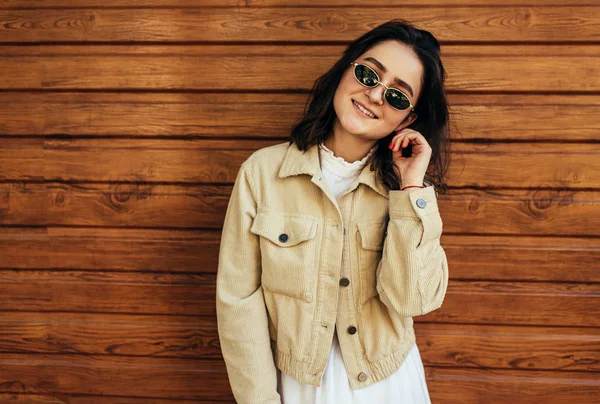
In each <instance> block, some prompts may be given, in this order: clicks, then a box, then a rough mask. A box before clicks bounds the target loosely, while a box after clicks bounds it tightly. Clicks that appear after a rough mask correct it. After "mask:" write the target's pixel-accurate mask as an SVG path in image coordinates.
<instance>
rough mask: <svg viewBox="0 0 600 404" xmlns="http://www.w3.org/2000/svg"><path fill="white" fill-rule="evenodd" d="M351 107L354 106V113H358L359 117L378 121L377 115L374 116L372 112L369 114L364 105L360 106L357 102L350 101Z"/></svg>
mask: <svg viewBox="0 0 600 404" xmlns="http://www.w3.org/2000/svg"><path fill="white" fill-rule="evenodd" d="M352 105H354V109H355V110H356V111H358V114H359V115H361V116H363V117H364V116H366V117H369V118H371V119H378V118H377V115H375V114H374V113H373V112H371V111H370V110H369V109H367V108H366V107H365V106H364V105H362V104H361V103H359V102H358V101H355V100H352Z"/></svg>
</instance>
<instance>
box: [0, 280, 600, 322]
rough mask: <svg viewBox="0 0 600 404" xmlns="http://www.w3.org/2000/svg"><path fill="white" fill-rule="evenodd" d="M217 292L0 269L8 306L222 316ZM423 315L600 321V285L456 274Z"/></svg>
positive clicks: (210, 286)
mask: <svg viewBox="0 0 600 404" xmlns="http://www.w3.org/2000/svg"><path fill="white" fill-rule="evenodd" d="M214 297H215V275H214V274H198V275H192V274H152V273H150V274H149V273H119V272H78V271H7V270H3V271H0V308H2V310H4V311H28V312H31V311H37V312H57V311H59V312H73V313H81V312H90V313H114V314H119V313H120V314H163V315H181V316H214V315H215V310H214ZM499 308H502V309H501V310H499ZM423 319H424V320H426V321H435V322H452V323H469V324H526V325H545V326H580V327H599V326H600V290H598V287H597V285H584V284H570V283H546V282H539V283H529V282H487V281H472V282H468V281H451V282H450V285H449V287H448V292H447V295H446V298H445V301H444V304H443V306H442V308H441V309H439V310H437V311H434V312H433V313H430V314H428V315H426V316H423Z"/></svg>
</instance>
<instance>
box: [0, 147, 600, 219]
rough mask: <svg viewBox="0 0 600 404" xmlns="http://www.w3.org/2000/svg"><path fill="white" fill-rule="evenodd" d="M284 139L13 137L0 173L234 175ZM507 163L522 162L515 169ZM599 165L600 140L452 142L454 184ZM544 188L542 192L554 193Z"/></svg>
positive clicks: (540, 179) (518, 180) (574, 184)
mask: <svg viewBox="0 0 600 404" xmlns="http://www.w3.org/2000/svg"><path fill="white" fill-rule="evenodd" d="M280 143H284V142H282V141H281V140H279V139H278V140H269V141H266V140H235V141H232V140H196V139H194V140H170V139H169V140H166V139H161V140H157V139H118V140H116V139H42V138H30V139H19V138H17V139H15V138H10V139H5V140H3V142H2V143H1V144H0V181H7V180H8V181H20V182H29V181H46V182H49V181H56V180H59V181H65V182H67V181H77V182H84V181H101V182H107V181H121V182H127V183H132V182H135V183H138V182H144V183H148V182H156V181H160V182H177V183H194V184H198V183H205V184H223V183H233V182H234V181H235V176H236V174H237V172H238V170H239V167H240V165H241V164H242V163H243V162H244V161H245V160H246V159H247V158H248V157H249V156H250V155H251V154H252V153H253V152H254V151H256V150H257V149H260V148H263V147H267V146H270V145H274V144H280ZM40 167H43V170H40ZM507 167H518V168H519V169H518V170H512V171H511V172H510V173H508V172H507ZM599 172H600V145H599V144H596V143H593V144H568V143H563V144H559V143H514V144H513V143H506V144H505V143H489V144H471V143H453V144H452V162H451V165H450V169H449V171H448V175H447V182H448V184H449V185H450V186H453V187H495V188H499V187H511V188H513V187H523V188H526V187H535V188H542V187H543V188H559V189H564V188H585V189H590V188H598V187H600V175H598V174H599ZM9 186H10V187H12V188H17V187H15V186H14V185H9ZM94 186H95V187H98V185H94ZM107 186H108V187H116V189H115V191H117V194H115V195H114V197H115V198H116V199H115V200H112V201H106V203H108V202H110V203H116V204H118V203H121V202H120V200H128V199H129V198H130V197H131V196H132V193H136V194H139V193H144V196H148V194H147V193H146V192H145V190H148V188H147V187H146V185H142V184H136V185H125V184H120V185H104V186H102V187H105V188H106V187H107ZM3 187H4V188H6V187H7V185H4V186H3ZM19 187H20V188H23V187H26V185H23V184H21V185H19ZM61 188H62V189H61ZM67 188H68V186H67V185H60V186H57V187H56V189H55V191H54V192H57V193H58V194H59V195H57V196H59V200H57V201H56V202H58V203H61V202H62V199H64V197H65V195H64V193H65V192H66V190H67ZM109 189H110V188H109ZM132 189H135V191H132ZM4 192H7V191H4ZM544 192H545V191H540V192H539V193H537V194H536V195H545V196H547V195H546V194H544ZM569 192H570V191H569ZM60 194H62V195H60ZM548 195H550V194H548ZM203 202H205V201H203ZM106 203H105V204H106ZM544 203H547V202H544ZM540 208H541V206H540V207H538V208H537V209H540Z"/></svg>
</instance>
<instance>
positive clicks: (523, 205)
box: [438, 144, 600, 236]
mask: <svg viewBox="0 0 600 404" xmlns="http://www.w3.org/2000/svg"><path fill="white" fill-rule="evenodd" d="M519 146H520V147H524V149H527V150H531V148H535V147H538V146H542V145H535V146H534V145H523V144H521V145H519ZM482 149H485V146H484V147H483V148H482ZM493 149H494V148H492V147H490V148H489V150H490V151H491V150H493ZM541 149H543V147H540V148H539V150H538V151H539V152H540V156H539V158H536V159H535V160H536V162H538V163H540V164H543V160H544V159H547V158H549V157H548V154H550V155H554V153H548V154H546V156H544V154H545V153H544V152H543V150H541ZM527 150H523V151H521V150H520V151H515V154H517V155H521V156H524V155H525V154H526V153H527V152H528V151H527ZM536 152H537V151H536ZM536 152H531V151H530V153H532V154H533V153H536ZM582 152H584V153H585V151H583V150H582ZM465 154H468V155H467V156H466V157H465V158H464V160H465V161H467V162H468V164H469V166H468V167H467V168H466V169H465V172H464V173H463V176H465V177H469V178H473V177H471V174H472V173H475V170H476V169H475V167H476V166H478V164H482V165H483V164H484V163H483V161H484V160H485V159H486V158H487V159H488V167H489V170H488V171H487V172H488V173H489V174H490V177H491V178H499V176H500V174H499V172H497V173H494V170H495V169H497V168H498V166H497V165H496V163H497V164H500V163H499V162H500V160H501V159H502V158H501V156H502V155H504V153H502V152H500V153H498V154H497V155H494V154H493V152H491V153H490V154H489V155H488V154H486V153H485V152H483V153H481V154H480V155H479V154H478V155H477V156H476V157H475V156H474V154H471V153H470V152H466V153H465ZM550 158H553V157H550ZM474 160H478V161H476V162H474ZM505 160H509V158H505ZM555 163H556V164H558V165H561V164H560V163H558V161H557V160H555ZM492 164H493V166H492ZM546 165H549V164H546ZM527 166H528V165H527ZM562 168H563V169H564V168H565V167H562ZM521 169H525V170H528V172H530V173H532V175H537V174H538V173H539V172H540V171H541V170H539V171H538V170H535V173H534V171H533V170H529V169H528V167H526V164H521ZM467 170H468V171H467ZM455 171H457V170H455ZM505 175H507V176H511V175H512V173H511V174H510V175H508V174H505ZM574 175H576V174H574ZM480 178H481V177H478V179H480ZM512 178H513V179H515V177H514V176H513V177H512ZM499 183H502V185H506V186H510V184H509V181H508V180H507V181H502V180H499V181H497V182H496V184H495V185H500V184H499ZM479 184H482V183H481V182H479ZM543 185H544V184H543V183H539V185H538V186H543ZM599 196H600V195H598V194H597V193H595V192H577V191H575V190H567V189H560V188H559V189H534V190H501V189H500V190H494V189H492V190H479V189H452V190H450V192H449V193H448V194H446V195H440V196H439V198H438V200H439V202H440V208H439V209H440V212H442V214H444V213H445V215H444V216H443V218H444V219H445V220H444V228H445V231H447V232H450V233H468V234H485V233H487V234H517V235H518V234H522V235H526V234H545V235H560V234H563V235H576V234H581V233H578V232H571V231H570V230H568V229H567V228H568V227H570V226H572V225H574V226H576V227H579V230H583V233H585V234H586V235H588V236H597V235H600V233H599V232H598V231H596V230H595V229H593V227H595V226H596V225H598V226H599V228H600V222H598V223H597V222H596V221H595V220H594V219H593V217H594V216H596V215H597V213H598V212H599V211H600V199H599V198H598V197H599ZM465 219H466V220H465ZM574 223H578V224H579V226H578V225H576V224H574ZM584 228H585V229H588V231H585V230H584Z"/></svg>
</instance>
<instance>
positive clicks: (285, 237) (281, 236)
mask: <svg viewBox="0 0 600 404" xmlns="http://www.w3.org/2000/svg"><path fill="white" fill-rule="evenodd" d="M279 241H281V242H282V243H285V242H286V241H288V235H287V234H285V233H283V234H280V235H279Z"/></svg>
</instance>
